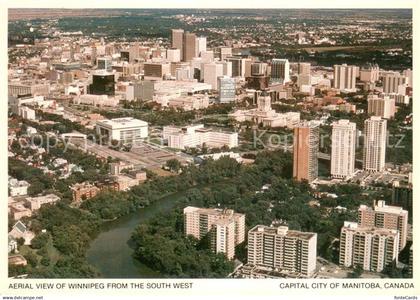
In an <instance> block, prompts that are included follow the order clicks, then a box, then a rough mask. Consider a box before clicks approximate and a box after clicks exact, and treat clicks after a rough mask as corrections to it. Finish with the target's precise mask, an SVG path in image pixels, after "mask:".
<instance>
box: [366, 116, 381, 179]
mask: <svg viewBox="0 0 420 300" xmlns="http://www.w3.org/2000/svg"><path fill="white" fill-rule="evenodd" d="M363 134H364V143H363V169H365V170H368V171H373V172H380V171H383V170H384V168H385V151H386V135H387V133H386V120H384V119H381V118H380V117H375V116H373V117H370V119H367V120H365V128H364V132H363Z"/></svg>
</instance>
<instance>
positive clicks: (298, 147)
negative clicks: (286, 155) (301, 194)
mask: <svg viewBox="0 0 420 300" xmlns="http://www.w3.org/2000/svg"><path fill="white" fill-rule="evenodd" d="M318 148H319V127H318V125H317V124H315V123H313V122H302V123H300V124H299V125H298V126H296V127H295V129H294V136H293V178H295V179H296V180H299V181H300V180H307V181H309V182H311V181H313V180H315V179H316V178H317V177H318Z"/></svg>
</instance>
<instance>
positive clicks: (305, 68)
mask: <svg viewBox="0 0 420 300" xmlns="http://www.w3.org/2000/svg"><path fill="white" fill-rule="evenodd" d="M298 74H299V75H311V64H310V63H304V62H300V63H298Z"/></svg>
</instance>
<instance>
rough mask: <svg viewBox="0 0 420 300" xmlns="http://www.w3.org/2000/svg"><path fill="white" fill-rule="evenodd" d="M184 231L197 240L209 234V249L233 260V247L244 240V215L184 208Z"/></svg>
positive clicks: (218, 210) (226, 210) (216, 210)
mask: <svg viewBox="0 0 420 300" xmlns="http://www.w3.org/2000/svg"><path fill="white" fill-rule="evenodd" d="M184 231H185V235H186V236H188V235H192V236H194V237H195V238H197V239H202V238H203V237H204V236H206V235H207V234H208V233H210V240H211V249H212V250H213V251H214V252H216V253H225V255H226V257H227V258H228V259H233V258H234V256H235V246H236V245H238V244H240V243H242V242H243V241H244V240H245V215H244V214H239V213H235V212H234V211H233V210H231V209H217V208H214V209H213V208H198V207H193V206H188V207H185V208H184Z"/></svg>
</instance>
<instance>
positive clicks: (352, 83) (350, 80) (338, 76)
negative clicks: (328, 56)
mask: <svg viewBox="0 0 420 300" xmlns="http://www.w3.org/2000/svg"><path fill="white" fill-rule="evenodd" d="M358 71H359V68H358V67H357V66H348V65H346V64H344V65H334V88H335V89H338V90H347V91H355V89H356V77H357V73H358Z"/></svg>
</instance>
